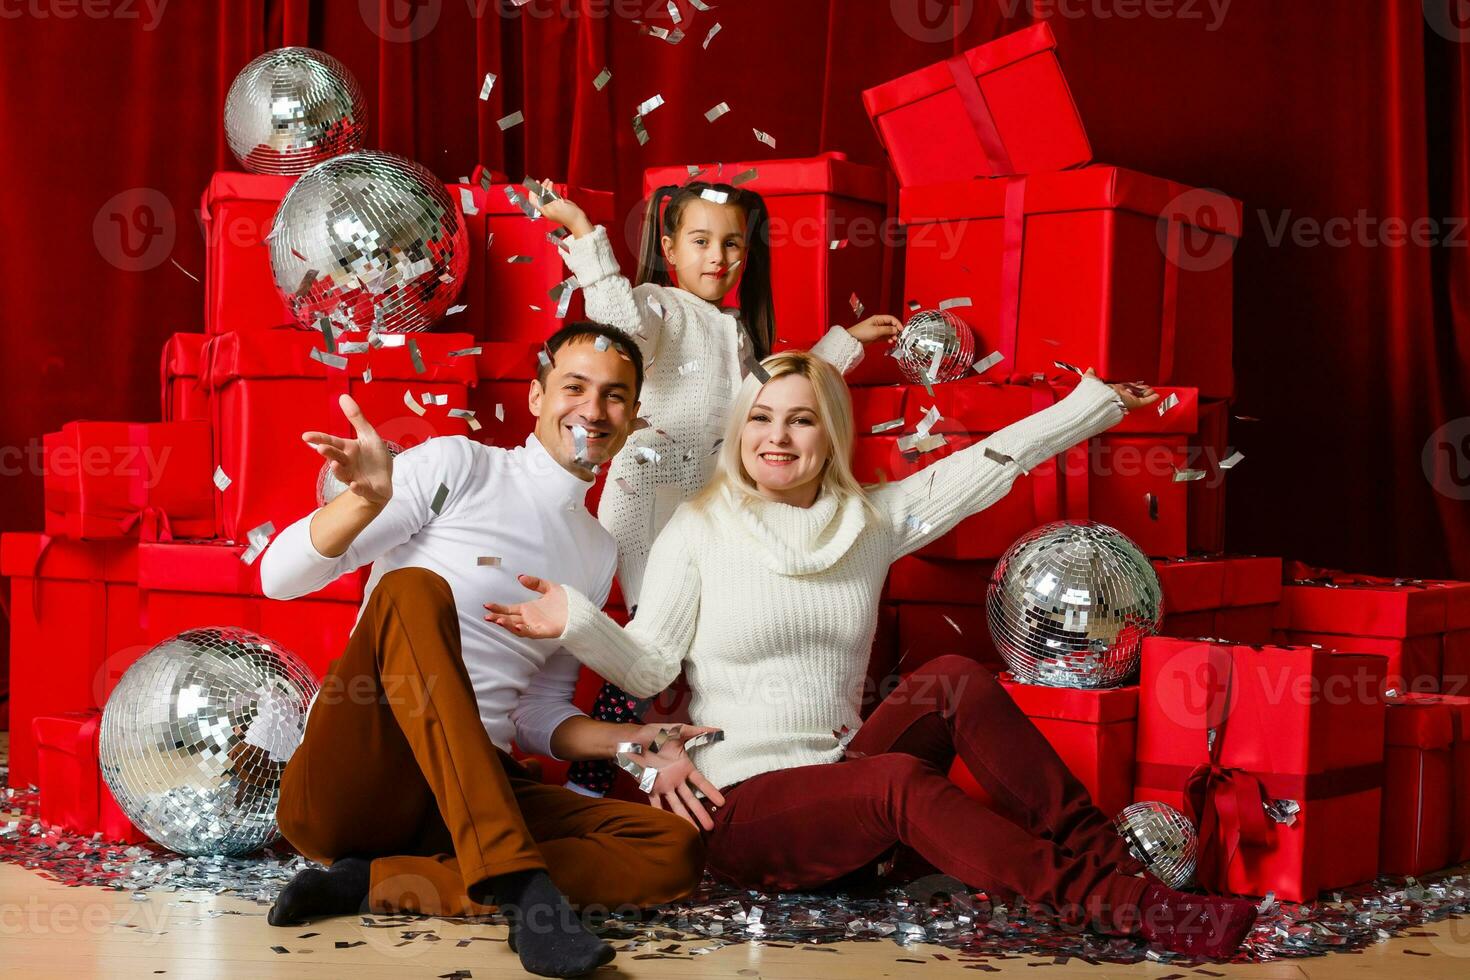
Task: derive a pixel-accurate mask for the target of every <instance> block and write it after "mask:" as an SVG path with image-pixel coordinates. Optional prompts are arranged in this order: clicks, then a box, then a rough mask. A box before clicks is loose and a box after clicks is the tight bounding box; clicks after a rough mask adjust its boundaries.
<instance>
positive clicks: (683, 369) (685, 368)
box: [679, 361, 699, 377]
mask: <svg viewBox="0 0 1470 980" xmlns="http://www.w3.org/2000/svg"><path fill="white" fill-rule="evenodd" d="M698 370H699V362H698V361H686V362H685V363H683V364H680V365H679V376H680V377H685V376H687V375H690V374H693V373H694V372H696V371H698Z"/></svg>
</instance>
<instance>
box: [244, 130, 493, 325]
mask: <svg viewBox="0 0 1470 980" xmlns="http://www.w3.org/2000/svg"><path fill="white" fill-rule="evenodd" d="M266 241H267V242H269V243H270V253H271V272H272V273H273V274H274V276H275V280H276V290H277V291H278V292H279V293H280V295H281V299H282V300H283V301H285V303H286V306H287V308H288V309H290V311H291V313H292V315H294V316H295V317H296V320H297V322H298V323H300V324H301V326H303V327H305V328H307V329H309V330H319V329H321V326H320V321H321V320H322V319H323V318H325V319H326V320H329V321H330V322H331V323H332V324H333V326H334V331H333V332H334V334H335V333H336V332H339V331H342V330H377V331H379V332H381V333H408V332H412V331H415V330H427V329H428V328H429V327H431V326H433V325H434V324H435V323H436V322H437V321H438V320H439V318H440V317H442V316H443V315H444V314H445V312H446V311H447V310H448V309H449V305H450V304H451V303H453V302H454V298H455V297H456V296H458V295H459V291H460V289H461V288H463V286H464V280H465V272H466V271H467V269H468V268H469V255H470V252H469V238H468V236H467V233H466V231H465V226H464V220H463V218H462V217H461V216H460V211H459V207H458V206H457V205H456V204H455V203H454V202H453V201H451V200H450V198H449V192H448V191H446V190H445V189H444V184H443V183H441V182H440V181H439V180H438V179H437V178H436V177H435V176H434V175H433V174H431V173H429V171H428V170H426V169H424V168H423V167H422V166H420V165H419V164H417V163H414V162H413V161H412V160H408V159H406V158H404V157H400V156H394V155H393V154H391V153H378V152H375V151H363V152H361V153H349V154H347V155H346V156H340V157H336V158H334V159H331V160H328V161H327V162H326V163H323V164H320V165H319V166H316V167H313V168H312V169H311V170H309V171H307V172H306V173H305V174H303V175H302V176H301V179H300V180H298V181H296V183H295V185H294V186H292V188H291V189H290V190H289V191H288V192H287V193H286V196H285V198H284V199H283V200H282V201H281V206H280V207H279V208H278V209H277V210H276V218H275V222H274V224H273V225H272V227H271V231H270V234H269V235H267V236H266Z"/></svg>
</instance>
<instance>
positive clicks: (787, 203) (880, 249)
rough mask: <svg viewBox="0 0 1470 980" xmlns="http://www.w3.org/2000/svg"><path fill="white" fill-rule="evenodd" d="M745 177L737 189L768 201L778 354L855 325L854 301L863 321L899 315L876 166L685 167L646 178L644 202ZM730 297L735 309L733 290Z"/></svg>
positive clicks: (842, 159)
mask: <svg viewBox="0 0 1470 980" xmlns="http://www.w3.org/2000/svg"><path fill="white" fill-rule="evenodd" d="M751 170H754V172H755V174H756V176H754V177H752V178H749V179H748V180H744V181H742V182H741V184H740V188H741V190H750V191H754V192H756V193H757V194H759V195H760V196H761V197H762V199H764V200H765V202H766V213H767V214H768V216H769V219H770V238H769V240H770V244H771V291H772V295H773V300H774V303H775V311H776V344H775V347H776V349H777V350H785V349H787V348H790V347H799V348H807V347H810V346H811V345H812V344H814V343H816V342H817V341H818V340H820V339H821V338H822V335H823V334H825V333H826V332H827V329H828V327H829V326H830V325H831V324H834V323H838V324H842V325H844V326H845V325H848V324H852V323H855V322H856V321H857V319H858V318H857V317H856V316H855V315H854V313H853V309H852V306H851V302H850V301H851V297H852V296H854V295H856V296H857V297H858V299H859V301H861V302H862V303H863V305H864V306H865V307H866V309H867V313H894V312H896V311H895V310H893V309H890V304H891V303H892V302H893V301H894V297H893V296H892V295H891V282H890V280H891V274H890V265H891V263H890V257H891V254H892V251H891V248H890V239H891V238H892V237H894V236H895V234H896V229H895V228H892V227H890V224H889V221H888V218H887V215H888V211H889V206H888V201H889V190H888V177H887V175H886V174H885V173H884V172H883V171H882V170H880V169H879V168H877V167H870V166H866V165H864V164H860V163H852V162H851V161H849V160H848V159H847V157H846V155H845V154H842V153H836V152H828V153H822V154H819V155H817V156H814V157H801V158H797V159H791V160H752V161H746V162H742V163H729V162H726V163H722V164H719V163H711V164H707V165H706V166H704V167H703V168H702V172H701V173H699V174H698V175H697V176H696V177H693V178H691V177H690V176H689V168H688V167H685V166H676V167H651V168H649V169H648V170H646V171H645V172H644V175H643V193H644V196H645V197H647V196H648V195H650V194H652V193H653V191H654V189H655V188H657V187H659V186H661V185H664V184H675V185H680V184H687V183H689V182H690V180H691V179H693V180H704V181H711V182H714V183H720V182H724V183H729V182H730V181H731V180H733V179H734V178H736V177H737V176H739V175H740V174H743V173H745V172H747V171H751ZM834 242H836V243H838V245H837V247H833V243H834ZM630 244H636V243H631V242H630ZM727 299H728V301H729V302H730V303H732V304H733V303H736V302H737V301H738V300H739V290H738V289H736V290H732V291H731V292H730V294H729V296H728V297H727ZM867 313H864V316H866V315H867ZM873 356H874V355H873V354H872V353H870V354H869V358H872V357H873Z"/></svg>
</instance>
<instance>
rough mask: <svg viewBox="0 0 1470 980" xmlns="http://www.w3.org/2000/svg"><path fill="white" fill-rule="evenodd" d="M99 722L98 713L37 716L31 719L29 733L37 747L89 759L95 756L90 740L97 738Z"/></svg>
mask: <svg viewBox="0 0 1470 980" xmlns="http://www.w3.org/2000/svg"><path fill="white" fill-rule="evenodd" d="M101 722H102V712H100V711H68V712H65V713H63V714H56V715H37V716H36V717H35V718H32V719H31V731H33V732H34V733H35V736H36V745H37V747H40V748H48V749H58V750H60V751H62V752H66V753H68V754H69V755H85V756H86V757H88V758H91V757H92V756H94V755H95V750H94V749H93V748H92V745H93V742H92V740H93V739H95V738H96V737H97V726H98V725H100V724H101Z"/></svg>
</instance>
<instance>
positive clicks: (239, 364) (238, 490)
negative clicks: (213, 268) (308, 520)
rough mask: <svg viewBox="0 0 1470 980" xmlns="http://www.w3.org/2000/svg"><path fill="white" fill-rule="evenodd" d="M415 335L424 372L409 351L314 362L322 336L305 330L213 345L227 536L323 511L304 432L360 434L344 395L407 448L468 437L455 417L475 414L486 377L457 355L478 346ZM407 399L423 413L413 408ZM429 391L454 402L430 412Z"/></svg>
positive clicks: (316, 461)
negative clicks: (471, 406) (342, 364)
mask: <svg viewBox="0 0 1470 980" xmlns="http://www.w3.org/2000/svg"><path fill="white" fill-rule="evenodd" d="M349 336H350V335H349ZM410 337H411V339H412V340H413V341H414V343H415V344H416V345H417V346H418V348H419V351H420V354H421V357H422V359H423V362H424V367H425V371H424V373H422V374H420V373H418V372H416V371H415V370H414V367H413V361H412V357H411V354H410V351H409V349H408V347H407V346H406V345H405V346H403V347H383V348H380V349H377V350H373V351H370V352H368V353H366V354H349V355H346V357H347V360H348V365H347V368H346V370H345V371H344V370H337V369H335V368H328V367H326V366H325V365H323V364H321V363H319V362H318V361H316V360H313V359H312V358H311V357H310V356H309V352H310V351H312V350H313V349H315V348H317V347H318V346H319V345H320V344H321V341H322V338H321V337H320V335H314V334H309V333H306V332H304V331H295V330H274V331H253V332H250V333H233V334H224V335H221V336H218V337H214V338H211V339H210V341H209V342H208V343H207V344H206V345H205V347H204V352H203V361H204V364H203V368H202V377H204V378H205V384H206V386H207V388H208V389H209V404H210V415H211V418H212V419H213V428H214V436H215V460H214V461H215V463H216V464H217V465H218V466H219V467H220V468H222V469H223V470H224V473H225V475H226V476H228V477H229V479H230V484H229V486H228V487H227V488H226V489H225V490H224V491H223V492H219V491H216V492H215V500H216V514H217V522H218V527H219V529H220V534H221V536H222V537H224V538H227V539H231V540H234V541H239V542H243V541H245V540H246V535H247V533H248V532H249V531H250V530H251V529H252V528H255V527H257V526H259V525H261V524H263V523H264V522H266V521H270V522H271V523H272V524H274V526H275V528H276V530H280V529H281V528H284V527H285V526H286V525H287V524H289V523H291V522H292V521H294V520H296V519H297V518H299V517H301V516H303V515H305V514H307V513H309V512H310V511H311V510H312V509H313V508H315V506H316V484H317V476H318V474H319V473H320V471H321V466H322V458H321V457H320V456H319V455H318V454H317V453H316V452H315V451H314V450H312V449H311V447H310V446H307V445H306V444H305V443H303V442H302V441H301V433H302V432H305V431H307V430H312V429H316V430H320V431H323V432H330V433H333V434H336V435H343V436H346V435H351V426H350V425H349V424H348V423H347V420H346V418H345V417H344V416H343V415H342V412H341V409H340V408H339V407H338V404H337V400H338V397H339V396H340V395H341V394H343V393H348V394H351V395H352V397H353V398H355V399H356V400H357V403H358V405H359V406H360V407H361V408H362V411H363V414H364V415H365V416H366V417H367V419H368V421H369V422H371V423H372V424H373V425H374V426H375V427H376V429H377V431H378V434H379V435H380V436H382V437H383V438H384V439H386V440H389V441H391V442H396V443H398V444H399V445H401V446H403V447H404V448H405V449H407V448H410V447H412V446H415V445H418V444H419V443H420V442H422V441H423V440H425V439H427V438H430V437H432V436H435V435H465V434H467V433H468V430H469V427H468V425H467V424H466V422H465V421H464V420H462V419H457V418H452V417H450V416H449V415H448V412H449V410H450V409H453V408H461V409H463V408H467V407H468V401H469V389H470V388H471V387H472V386H473V385H474V384H475V382H476V380H477V378H476V369H475V358H474V357H473V356H470V355H463V356H456V357H450V356H449V354H450V352H451V351H454V350H463V349H466V348H469V347H472V346H473V345H474V341H473V339H471V338H470V337H469V336H468V335H466V334H413V335H410ZM355 339H361V338H355ZM366 369H371V371H372V381H371V382H366V381H364V380H363V376H362V375H363V371H364V370H366ZM405 394H407V395H408V397H410V398H412V399H413V400H414V402H415V404H418V405H419V407H421V408H423V409H424V414H423V415H419V414H417V413H416V412H414V411H412V410H411V409H410V408H409V407H408V406H407V405H406V404H405V402H404V397H405ZM424 394H429V395H433V396H439V395H443V396H445V397H446V399H447V403H446V404H445V405H428V406H425V405H423V404H422V401H421V396H422V395H424Z"/></svg>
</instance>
